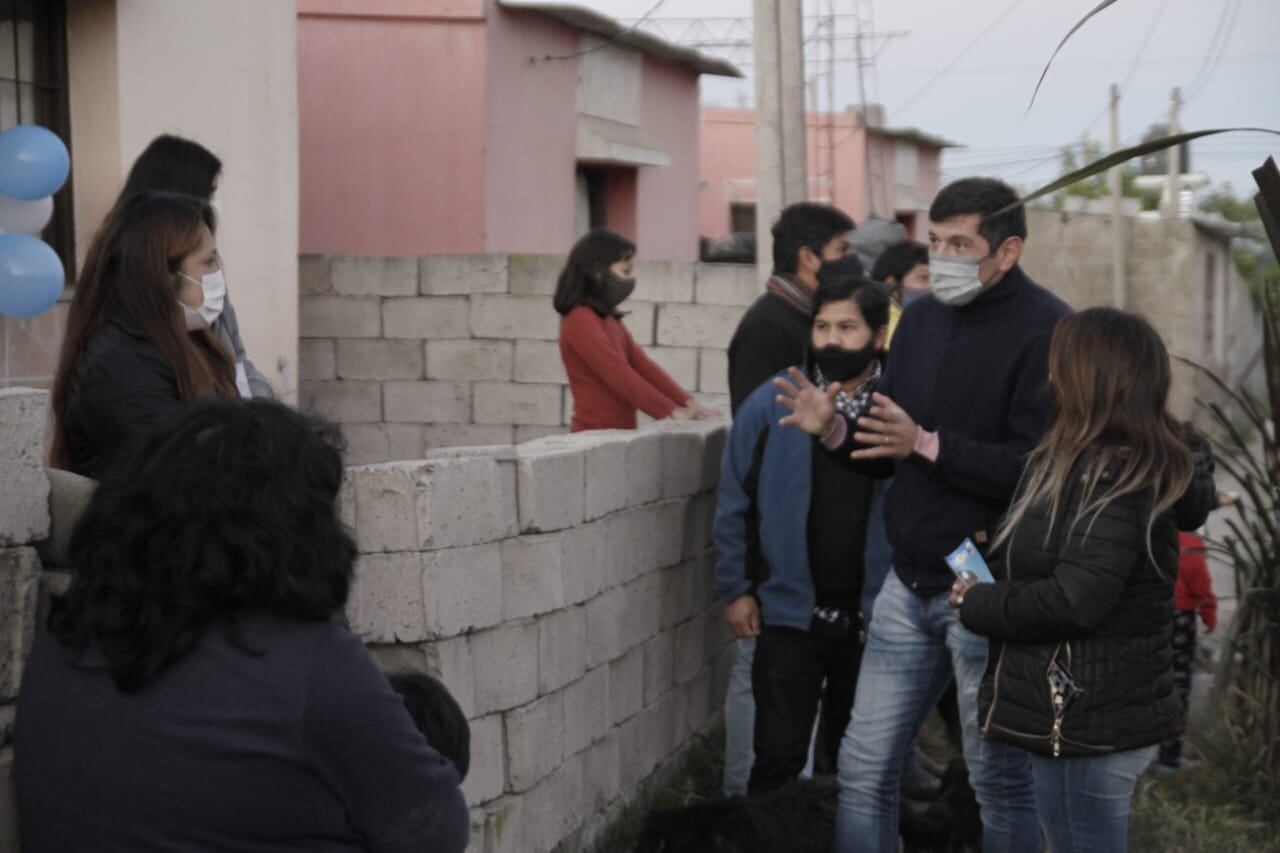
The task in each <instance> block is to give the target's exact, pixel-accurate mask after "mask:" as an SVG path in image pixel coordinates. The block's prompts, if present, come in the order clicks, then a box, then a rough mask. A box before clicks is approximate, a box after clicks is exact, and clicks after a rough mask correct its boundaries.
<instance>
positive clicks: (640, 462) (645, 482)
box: [627, 430, 665, 506]
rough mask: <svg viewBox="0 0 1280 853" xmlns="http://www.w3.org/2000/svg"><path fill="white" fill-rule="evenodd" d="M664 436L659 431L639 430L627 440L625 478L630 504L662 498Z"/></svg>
mask: <svg viewBox="0 0 1280 853" xmlns="http://www.w3.org/2000/svg"><path fill="white" fill-rule="evenodd" d="M664 439H665V436H664V435H663V434H662V433H661V432H655V431H652V430H641V431H640V432H637V433H636V434H635V437H634V438H633V439H631V441H629V442H627V480H628V482H629V484H630V487H631V494H630V495H629V499H628V501H627V503H628V504H629V505H630V506H640V505H641V504H647V503H653V502H654V501H656V500H660V499H661V498H662V451H663V443H664Z"/></svg>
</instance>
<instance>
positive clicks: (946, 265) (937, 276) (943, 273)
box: [929, 252, 983, 308]
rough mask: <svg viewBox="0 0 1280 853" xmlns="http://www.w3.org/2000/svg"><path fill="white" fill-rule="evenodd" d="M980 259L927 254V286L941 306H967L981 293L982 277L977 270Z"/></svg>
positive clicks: (933, 253)
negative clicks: (929, 286)
mask: <svg viewBox="0 0 1280 853" xmlns="http://www.w3.org/2000/svg"><path fill="white" fill-rule="evenodd" d="M981 264H982V259H981V258H962V257H960V256H959V255H943V254H938V253H935V252H930V253H929V284H930V285H931V286H932V287H933V295H934V296H935V297H937V299H938V301H939V302H941V303H942V304H943V305H950V306H952V307H953V308H958V307H960V306H961V305H968V304H969V303H970V302H972V301H973V300H974V299H976V298H977V297H978V294H979V293H981V292H982V288H983V283H982V276H981V274H980V273H979V272H978V268H979V267H980V266H981Z"/></svg>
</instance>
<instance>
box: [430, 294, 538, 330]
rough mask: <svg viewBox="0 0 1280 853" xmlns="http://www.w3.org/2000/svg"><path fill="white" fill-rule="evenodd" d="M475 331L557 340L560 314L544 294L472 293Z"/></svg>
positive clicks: (472, 317)
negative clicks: (500, 294)
mask: <svg viewBox="0 0 1280 853" xmlns="http://www.w3.org/2000/svg"><path fill="white" fill-rule="evenodd" d="M464 331H465V329H464ZM471 335H472V336H473V337H477V338H494V339H497V340H504V341H505V340H515V339H517V338H533V339H535V340H543V341H554V340H556V339H557V338H559V337H560V315H559V314H557V313H556V310H555V309H554V308H553V307H551V300H550V299H548V298H546V297H543V296H487V295H477V296H473V297H471ZM454 337H457V336H456V335H455V336H454Z"/></svg>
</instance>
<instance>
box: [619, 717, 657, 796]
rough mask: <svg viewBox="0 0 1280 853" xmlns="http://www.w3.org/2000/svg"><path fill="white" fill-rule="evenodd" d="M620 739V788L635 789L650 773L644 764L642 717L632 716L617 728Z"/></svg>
mask: <svg viewBox="0 0 1280 853" xmlns="http://www.w3.org/2000/svg"><path fill="white" fill-rule="evenodd" d="M614 733H615V736H616V737H617V739H618V765H619V770H620V773H619V779H618V784H619V788H620V790H622V791H634V790H635V789H636V787H637V786H638V785H639V784H640V782H641V781H643V780H644V778H645V776H647V775H649V774H648V772H647V771H646V770H645V768H644V767H643V766H642V765H643V763H644V732H643V731H642V730H641V726H640V718H639V717H637V716H632V717H631V718H630V719H628V720H626V721H625V722H623V723H622V724H621V725H619V726H618V727H617V729H616V730H615V732H614Z"/></svg>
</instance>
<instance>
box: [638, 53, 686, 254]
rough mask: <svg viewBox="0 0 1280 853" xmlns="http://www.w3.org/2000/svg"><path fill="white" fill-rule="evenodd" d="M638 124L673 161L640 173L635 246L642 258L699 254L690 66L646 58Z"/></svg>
mask: <svg viewBox="0 0 1280 853" xmlns="http://www.w3.org/2000/svg"><path fill="white" fill-rule="evenodd" d="M640 126H641V128H642V129H643V131H644V134H645V136H646V138H648V139H651V140H652V141H653V142H654V144H656V145H657V146H658V147H659V148H661V149H662V150H663V151H665V152H667V154H669V155H670V157H671V163H670V165H667V166H644V167H641V168H640V169H639V170H638V178H637V194H636V231H637V233H636V238H637V240H636V246H637V253H638V254H639V255H640V256H641V257H647V258H661V259H663V260H682V261H683V260H690V261H691V260H695V259H696V258H697V256H698V168H699V166H698V163H699V154H698V77H697V75H696V74H694V73H693V72H692V71H690V70H689V69H688V68H685V67H684V66H680V65H675V64H673V63H670V62H661V61H659V60H656V59H654V58H653V57H649V56H646V57H645V59H644V81H643V83H642V86H641V94H640Z"/></svg>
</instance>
